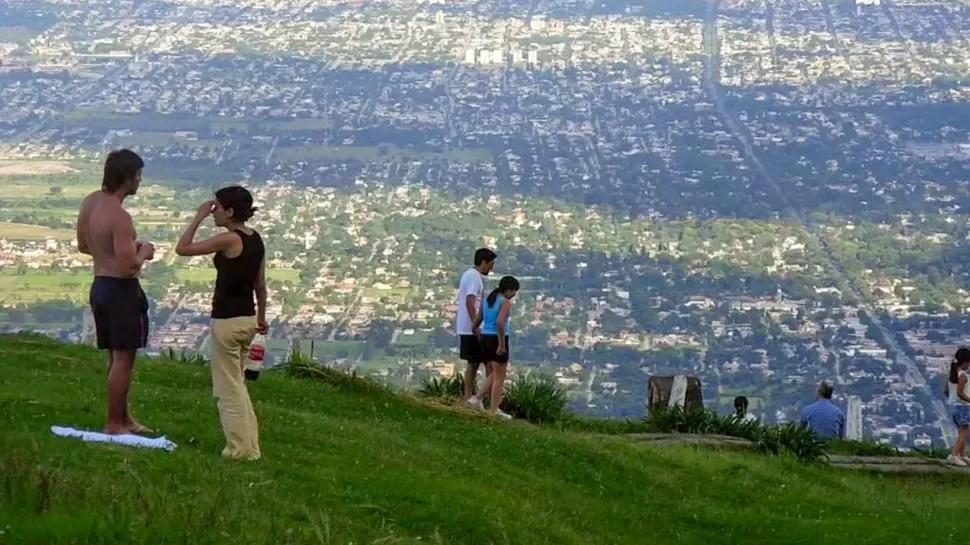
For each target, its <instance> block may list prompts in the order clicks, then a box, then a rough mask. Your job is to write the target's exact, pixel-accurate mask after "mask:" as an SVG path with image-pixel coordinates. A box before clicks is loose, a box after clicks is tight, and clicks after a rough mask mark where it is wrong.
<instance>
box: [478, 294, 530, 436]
mask: <svg viewBox="0 0 970 545" xmlns="http://www.w3.org/2000/svg"><path fill="white" fill-rule="evenodd" d="M518 292H519V281H518V280H516V279H515V278H514V277H512V276H504V277H502V279H501V280H499V283H498V287H497V288H495V289H494V290H492V292H491V293H489V294H488V297H486V298H485V300H484V301H482V309H481V312H479V313H478V318H476V320H475V327H476V328H478V327H479V326H481V333H482V337H481V347H482V352H483V353H484V356H485V361H486V362H488V363H491V364H492V374H491V375H489V376H488V378H487V379H485V384H484V385H483V386H482V393H483V394H484V393H488V394H489V395H490V396H491V403H490V405H489V409H490V410H491V411H492V412H493V413H495V414H496V415H498V416H501V417H502V418H506V419H509V418H512V417H511V416H510V415H509V414H507V413H505V412H504V411H502V410H501V409H499V406H500V405H501V404H502V391H503V389H504V388H505V377H506V376H507V374H508V363H509V333H510V332H511V328H510V326H511V320H510V319H509V316H510V314H511V310H512V299H514V298H515V295H516V294H517V293H518Z"/></svg>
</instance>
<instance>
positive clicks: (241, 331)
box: [210, 316, 260, 460]
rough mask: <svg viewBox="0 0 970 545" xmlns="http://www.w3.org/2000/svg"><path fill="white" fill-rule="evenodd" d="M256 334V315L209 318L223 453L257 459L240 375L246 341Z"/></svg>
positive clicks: (255, 434)
mask: <svg viewBox="0 0 970 545" xmlns="http://www.w3.org/2000/svg"><path fill="white" fill-rule="evenodd" d="M255 335H256V318H255V317H253V316H242V317H239V318H228V319H215V320H212V341H211V342H212V363H211V365H210V367H211V369H212V395H213V396H214V397H215V398H216V399H217V400H218V405H219V419H220V420H221V421H222V432H223V433H224V434H225V436H226V448H225V449H223V451H222V455H223V456H226V457H229V458H244V459H248V460H258V459H259V457H260V452H259V426H258V423H257V422H256V413H255V411H253V403H252V401H251V400H250V399H249V390H247V389H246V381H245V379H244V378H243V370H244V368H245V365H246V359H247V357H248V355H247V351H248V350H249V343H250V342H252V340H253V337H254V336H255Z"/></svg>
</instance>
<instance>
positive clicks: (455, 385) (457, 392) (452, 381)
mask: <svg viewBox="0 0 970 545" xmlns="http://www.w3.org/2000/svg"><path fill="white" fill-rule="evenodd" d="M418 393H419V394H421V395H423V396H425V397H450V398H459V399H460V398H461V397H462V395H464V393H465V377H464V376H462V375H461V374H460V373H456V374H455V375H452V376H451V377H449V378H438V377H431V378H430V379H427V380H425V381H424V382H422V383H421V388H420V389H419V390H418Z"/></svg>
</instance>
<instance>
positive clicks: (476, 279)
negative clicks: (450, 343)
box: [456, 268, 485, 335]
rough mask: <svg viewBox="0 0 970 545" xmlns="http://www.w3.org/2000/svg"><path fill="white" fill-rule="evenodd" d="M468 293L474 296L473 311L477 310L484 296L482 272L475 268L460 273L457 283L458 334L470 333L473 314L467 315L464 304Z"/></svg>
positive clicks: (473, 318)
mask: <svg viewBox="0 0 970 545" xmlns="http://www.w3.org/2000/svg"><path fill="white" fill-rule="evenodd" d="M469 295H474V296H475V312H478V308H479V307H481V305H482V298H483V297H485V279H484V278H482V273H480V272H478V269H475V268H471V269H468V270H467V271H465V274H463V275H461V282H459V283H458V301H457V303H458V319H457V320H456V322H457V325H458V334H459V335H471V334H472V324H473V323H474V321H475V316H474V315H472V316H469V315H468V307H467V305H465V299H466V298H468V296H469Z"/></svg>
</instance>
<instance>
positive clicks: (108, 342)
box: [89, 276, 148, 351]
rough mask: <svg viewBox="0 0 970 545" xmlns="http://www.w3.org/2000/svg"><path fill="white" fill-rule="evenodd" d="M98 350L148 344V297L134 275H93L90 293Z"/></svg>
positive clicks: (140, 346)
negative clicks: (130, 276)
mask: <svg viewBox="0 0 970 545" xmlns="http://www.w3.org/2000/svg"><path fill="white" fill-rule="evenodd" d="M89 302H90V304H91V312H92V314H94V328H95V334H96V336H97V339H98V349H100V350H128V351H137V350H138V349H139V348H145V347H146V346H147V345H148V297H146V296H145V292H144V290H142V289H141V283H140V282H139V281H138V279H137V278H114V277H110V276H96V277H95V278H94V282H93V283H92V284H91V293H90V296H89Z"/></svg>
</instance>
